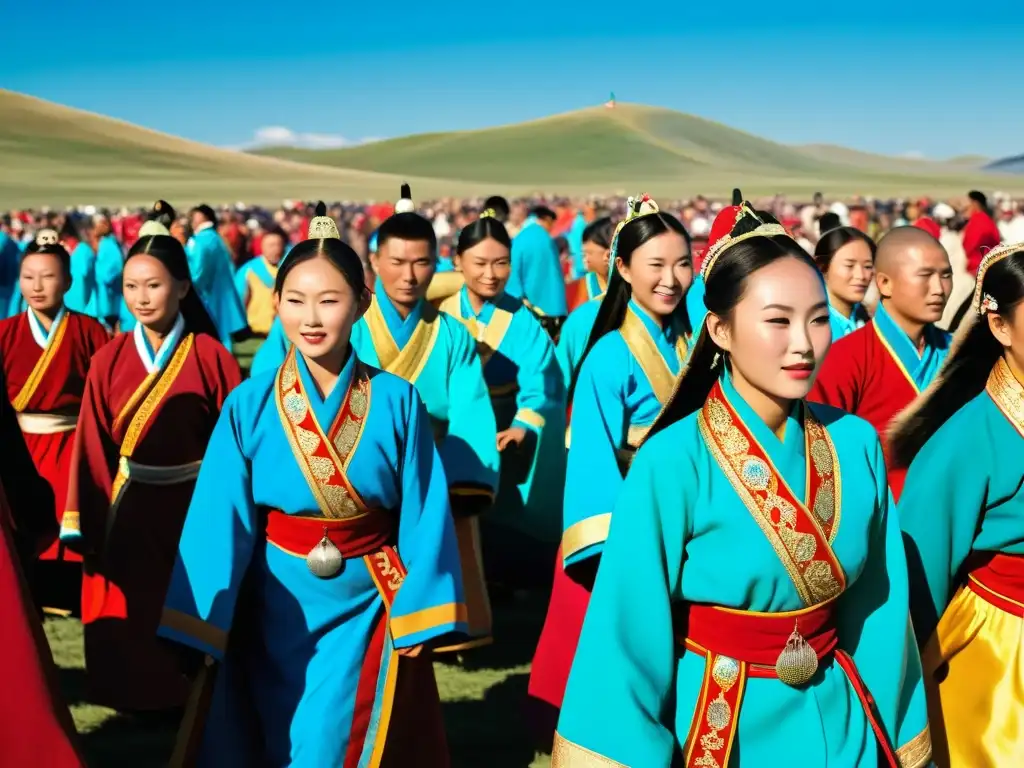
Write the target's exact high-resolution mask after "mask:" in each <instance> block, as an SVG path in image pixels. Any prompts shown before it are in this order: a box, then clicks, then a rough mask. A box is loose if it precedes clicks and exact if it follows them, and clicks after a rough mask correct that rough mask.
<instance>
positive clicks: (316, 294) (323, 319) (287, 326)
mask: <svg viewBox="0 0 1024 768" xmlns="http://www.w3.org/2000/svg"><path fill="white" fill-rule="evenodd" d="M275 298H276V301H277V314H278V316H279V317H280V318H281V325H282V327H283V328H284V333H285V336H287V337H288V340H289V341H290V342H291V343H292V344H294V345H295V346H296V348H297V349H298V350H299V351H300V352H301V353H302V354H303V355H305V356H306V358H307V359H309V360H316V361H318V362H320V363H321V364H324V365H332V364H334V365H336V364H339V363H340V362H342V361H343V360H344V357H345V355H346V354H347V353H348V343H349V337H350V336H351V335H352V326H353V325H355V323H356V321H357V320H358V319H359V318H360V317H362V316H363V313H364V312H366V310H367V308H368V307H369V306H370V295H369V292H368V291H365V290H364V291H363V292H362V294H361V295H356V292H355V291H354V290H353V289H352V286H351V285H349V283H348V281H347V280H346V279H345V276H344V275H343V274H342V273H341V272H340V271H339V270H338V268H337V267H335V266H334V265H333V264H332V263H331V262H330V260H329V259H327V258H325V257H322V256H318V257H316V258H312V259H308V260H306V261H303V262H302V263H300V264H297V265H295V266H294V267H293V268H292V270H291V271H290V272H289V273H288V275H287V277H285V281H284V285H283V286H282V287H281V293H280V295H278V296H276V297H275Z"/></svg>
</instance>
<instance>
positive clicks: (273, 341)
mask: <svg viewBox="0 0 1024 768" xmlns="http://www.w3.org/2000/svg"><path fill="white" fill-rule="evenodd" d="M290 347H291V343H290V342H289V341H288V337H287V336H285V335H284V328H283V327H282V326H281V318H279V317H275V318H274V322H273V323H271V324H270V331H269V332H268V333H267V338H266V339H264V341H263V343H262V344H260V348H259V349H258V350H256V354H255V355H253V358H252V365H251V366H250V368H249V374H250V375H252V376H255V375H256V374H257V373H262V372H263V371H269V370H272V369H274V368H277V366H279V365H280V364H281V363H283V362H284V358H285V355H287V354H288V349H289V348H290Z"/></svg>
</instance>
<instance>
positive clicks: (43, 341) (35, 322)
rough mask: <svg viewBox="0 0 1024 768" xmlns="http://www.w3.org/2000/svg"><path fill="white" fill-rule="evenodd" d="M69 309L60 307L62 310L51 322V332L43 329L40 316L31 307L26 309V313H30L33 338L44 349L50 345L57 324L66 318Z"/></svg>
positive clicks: (29, 325)
mask: <svg viewBox="0 0 1024 768" xmlns="http://www.w3.org/2000/svg"><path fill="white" fill-rule="evenodd" d="M66 312H67V310H66V309H65V308H64V307H61V308H60V312H58V313H57V316H56V317H55V318H53V322H52V323H51V324H50V330H49V332H47V331H45V330H43V324H42V323H41V322H39V318H38V317H36V313H35V312H33V311H32V308H31V307H29V308H28V309H26V310H25V314H26V315H28V327H29V330H30V331H32V338H33V339H35V340H36V344H38V345H39V346H40V347H41V348H42V349H46V348H47V347H48V346H49V345H50V340H51V339H53V334H54V332H55V331H56V330H57V326H58V325H60V321H61V320H63V319H64V314H65V313H66Z"/></svg>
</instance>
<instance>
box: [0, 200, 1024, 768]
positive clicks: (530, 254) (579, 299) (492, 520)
mask: <svg viewBox="0 0 1024 768" xmlns="http://www.w3.org/2000/svg"><path fill="white" fill-rule="evenodd" d="M993 201H994V205H990V202H989V200H988V198H987V197H986V196H985V195H984V194H982V193H980V192H977V191H972V192H970V193H969V194H967V195H966V196H965V197H964V199H963V200H960V201H948V202H941V201H931V200H927V199H922V200H913V201H889V202H883V201H877V200H867V199H855V200H852V201H847V202H845V203H841V202H832V203H829V202H826V201H825V200H824V198H823V197H822V196H821V195H816V196H814V199H813V200H812V201H810V202H807V203H805V204H804V203H801V204H796V203H794V202H792V201H789V200H787V199H786V198H784V197H781V196H779V197H776V198H772V199H766V200H757V201H754V202H749V201H747V200H745V199H744V198H743V196H742V194H741V193H740V191H739V190H734V192H733V196H732V199H731V200H724V201H712V200H707V199H705V198H702V197H697V198H695V199H692V200H686V201H673V202H672V203H670V204H669V203H666V204H664V205H659V204H658V202H656V201H655V200H653V199H651V198H650V197H649V196H647V195H638V196H636V197H630V198H628V199H626V200H620V199H608V198H591V199H587V200H568V199H549V200H540V199H537V200H515V201H512V202H509V201H507V200H506V199H504V198H502V197H497V196H496V197H491V198H487V199H480V200H453V199H445V200H437V201H431V202H427V203H422V202H421V203H417V202H415V201H414V199H413V196H412V190H411V189H410V188H409V187H408V185H404V186H403V187H402V189H401V190H400V195H399V199H398V201H397V202H396V203H394V204H390V203H372V204H363V203H360V204H356V203H351V202H342V203H337V204H334V205H330V206H328V205H324V204H323V203H317V204H311V203H307V202H294V201H286V202H285V203H283V204H282V205H281V206H280V207H279V208H277V209H275V210H267V209H263V208H258V207H256V208H254V207H250V206H246V205H244V204H242V203H239V204H237V205H236V206H233V207H225V208H222V209H220V210H215V209H214V208H212V207H211V206H209V205H205V204H203V205H198V206H196V207H194V208H192V209H191V210H190V211H189V212H188V214H187V215H184V216H183V215H179V212H178V211H176V210H175V209H174V207H173V206H172V205H170V204H169V203H168V202H166V201H162V200H161V201H158V202H157V203H156V204H155V205H154V206H152V208H150V209H146V210H129V209H123V210H119V211H108V210H98V209H95V208H89V207H87V208H83V209H80V210H67V211H15V212H11V213H10V214H9V215H7V216H5V217H4V218H3V221H2V227H0V307H4V308H7V309H6V311H5V312H0V314H5V315H6V318H7V319H4V320H0V384H2V386H0V433H2V434H0V440H2V442H3V445H4V454H5V462H3V463H2V464H0V491H2V493H0V531H2V533H3V539H2V541H0V554H5V555H6V556H5V557H2V558H0V566H2V567H0V614H2V615H0V626H3V627H4V628H5V629H4V636H5V637H6V638H8V642H7V644H6V646H5V647H9V649H10V650H9V652H8V653H7V654H6V657H5V660H4V662H3V664H4V667H3V669H4V672H5V678H6V683H5V686H4V688H3V690H2V691H0V764H3V765H12V766H13V765H51V766H61V767H63V766H81V765H84V759H83V757H82V754H81V751H80V749H79V745H78V742H77V739H76V736H75V734H74V729H73V726H72V724H71V721H70V718H69V716H68V712H67V708H66V706H65V705H64V704H63V702H62V700H61V698H60V694H59V692H58V691H57V690H56V689H55V687H54V685H53V674H52V672H53V670H52V660H51V658H50V655H49V651H48V649H47V648H46V647H45V640H44V639H43V637H42V634H41V630H40V616H41V615H42V614H44V613H55V614H60V615H65V616H67V615H71V616H75V617H79V618H80V619H81V621H82V624H83V626H84V643H85V647H84V650H85V663H86V683H87V695H88V698H89V700H90V701H92V702H95V703H98V704H102V705H104V706H107V707H110V708H112V709H115V710H118V711H120V712H127V713H139V712H149V713H162V714H164V715H166V716H167V717H168V718H171V719H173V720H174V721H175V722H180V726H179V737H178V740H177V743H176V745H175V751H174V755H173V756H172V758H171V759H172V764H174V765H182V766H186V765H187V766H191V765H217V766H222V765H239V766H248V765H252V766H256V765H272V766H285V765H292V766H313V765H321V764H329V765H344V766H412V765H415V766H446V765H448V764H449V755H448V749H447V746H446V736H445V731H444V723H443V720H442V718H441V710H440V700H439V695H438V690H437V685H436V681H435V679H434V672H433V667H432V660H433V659H434V658H437V657H442V656H446V655H447V656H449V658H451V657H458V656H460V655H464V654H472V653H474V651H475V649H476V648H478V647H480V646H482V645H486V644H489V643H492V642H497V643H501V642H502V641H503V640H502V638H501V637H500V635H499V636H494V634H493V632H492V628H493V626H492V625H493V621H492V609H491V599H492V598H493V597H495V596H497V595H499V594H511V593H516V592H519V591H522V590H545V591H550V601H549V606H548V611H547V616H546V619H545V622H544V628H543V631H542V633H541V636H540V639H539V642H538V644H537V647H536V650H535V654H534V659H533V664H532V669H531V676H530V684H529V696H528V698H527V699H526V700H525V701H524V702H523V708H524V716H525V717H526V718H527V721H528V722H529V724H530V728H531V732H532V734H533V736H534V738H535V740H536V744H537V747H538V749H540V750H542V751H548V752H550V753H551V755H552V763H553V765H555V766H559V767H560V768H577V767H578V766H592V765H593V766H633V767H634V768H648V767H651V768H659V767H660V768H667V767H668V766H670V765H677V764H681V765H686V766H688V768H689V767H691V766H692V767H693V768H710V767H711V766H715V767H721V768H724V767H725V766H730V765H731V766H763V765H771V764H775V763H776V762H778V760H779V756H780V755H786V756H787V760H792V761H794V762H798V763H800V764H807V765H840V766H851V767H857V768H861V767H863V768H866V767H867V766H891V767H893V768H897V767H910V768H919V767H920V766H928V765H932V764H935V765H939V766H989V765H991V766H1009V765H1018V764H1022V763H1024V739H1021V738H1020V736H1019V734H1020V733H1022V732H1024V696H1022V695H1021V693H1020V690H1019V686H1018V685H1017V682H1016V681H1018V680H1019V679H1020V676H1021V675H1022V674H1024V667H1022V664H1024V662H1022V659H1024V653H1022V642H1024V641H1022V637H1024V632H1022V630H1024V608H1022V607H1021V606H1022V605H1024V526H1022V525H1021V523H1020V521H1019V519H1018V518H1017V517H1016V516H1015V512H1016V511H1017V510H1018V509H1020V504H1021V501H1020V498H1021V496H1020V493H1021V491H1020V489H1021V487H1022V486H1024V465H1022V464H1021V462H1020V460H1019V459H1018V457H1019V456H1020V454H1018V453H1017V451H1018V450H1020V449H1021V448H1022V447H1024V446H1022V445H1021V444H1020V441H1021V440H1024V330H1022V329H1024V314H1022V313H1024V302H1022V299H1024V208H1021V207H1018V206H1017V204H1016V203H1014V201H1012V200H1010V199H1008V198H1005V197H1004V196H1002V195H1000V194H998V193H997V194H995V195H993ZM954 334H955V335H954ZM254 339H255V340H258V341H254ZM243 342H245V343H248V344H250V345H256V344H258V345H259V349H258V352H257V353H256V355H255V357H254V358H253V359H252V363H251V367H250V369H249V370H248V371H245V372H243V371H242V370H241V368H240V367H239V364H238V362H237V359H236V357H235V355H233V354H232V350H233V349H234V350H235V351H236V352H237V350H238V345H240V344H241V343H243ZM741 711H742V718H741V717H740V715H741Z"/></svg>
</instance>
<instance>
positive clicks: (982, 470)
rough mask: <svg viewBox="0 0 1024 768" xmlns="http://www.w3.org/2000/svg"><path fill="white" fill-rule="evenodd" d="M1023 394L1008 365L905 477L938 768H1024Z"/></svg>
mask: <svg viewBox="0 0 1024 768" xmlns="http://www.w3.org/2000/svg"><path fill="white" fill-rule="evenodd" d="M1022 455H1024V387H1022V386H1021V384H1020V382H1018V381H1017V379H1016V378H1015V377H1014V375H1013V373H1012V372H1011V371H1010V369H1009V366H1008V365H1007V364H1006V362H1004V360H1003V359H1002V358H1000V359H999V360H998V362H996V364H995V366H994V367H993V369H992V372H991V373H990V374H989V378H988V384H987V386H986V387H985V391H983V392H982V393H981V394H979V395H977V396H976V397H975V398H973V399H972V400H971V401H969V402H968V403H967V404H966V405H964V406H963V407H962V408H961V409H960V410H959V411H957V412H956V413H955V414H954V415H953V416H952V417H951V418H950V419H949V420H948V421H946V423H944V424H943V425H942V426H941V427H939V429H938V430H937V431H936V432H935V434H934V435H932V437H931V439H929V440H928V442H927V443H925V445H924V447H923V448H922V449H921V451H920V452H919V453H918V455H917V457H916V458H915V459H914V461H913V463H912V464H911V465H910V469H909V471H908V472H907V481H906V485H905V486H904V488H903V496H902V498H901V499H900V504H899V514H900V524H901V525H902V527H903V531H904V533H905V535H906V537H907V559H908V561H909V563H910V575H911V587H912V593H911V609H912V612H913V617H914V629H915V630H916V632H917V635H918V642H919V643H920V644H921V646H922V663H923V665H924V671H925V680H926V682H927V684H928V685H929V703H930V705H931V725H932V731H933V732H934V734H935V755H936V763H937V764H938V765H940V766H943V767H945V766H960V765H964V766H967V765H970V766H976V765H977V766H1003V765H1021V764H1024V741H1022V739H1021V734H1022V733H1024V696H1022V693H1021V687H1020V680H1021V679H1022V676H1024V490H1022V489H1024V464H1022V462H1021V456H1022Z"/></svg>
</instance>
